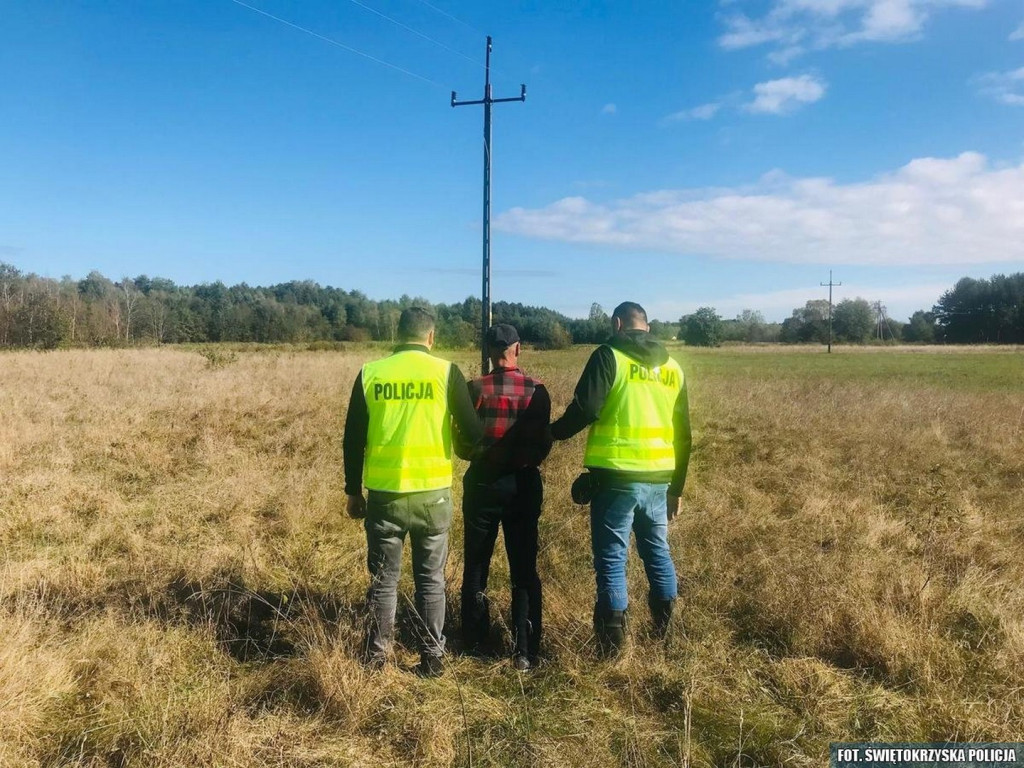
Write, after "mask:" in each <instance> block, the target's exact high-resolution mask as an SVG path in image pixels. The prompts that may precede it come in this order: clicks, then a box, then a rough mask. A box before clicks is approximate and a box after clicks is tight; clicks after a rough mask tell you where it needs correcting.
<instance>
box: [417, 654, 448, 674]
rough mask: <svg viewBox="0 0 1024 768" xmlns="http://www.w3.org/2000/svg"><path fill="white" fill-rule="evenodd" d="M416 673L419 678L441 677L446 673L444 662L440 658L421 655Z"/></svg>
mask: <svg viewBox="0 0 1024 768" xmlns="http://www.w3.org/2000/svg"><path fill="white" fill-rule="evenodd" d="M414 671H415V672H416V675H417V676H418V677H440V676H441V674H442V673H443V672H444V661H443V660H442V659H441V657H440V656H426V655H421V656H420V663H419V664H417V665H416V667H415V669H414Z"/></svg>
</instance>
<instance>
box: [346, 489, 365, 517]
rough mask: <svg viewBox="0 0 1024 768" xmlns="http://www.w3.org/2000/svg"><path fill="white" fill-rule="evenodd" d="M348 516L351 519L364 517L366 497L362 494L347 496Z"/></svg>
mask: <svg viewBox="0 0 1024 768" xmlns="http://www.w3.org/2000/svg"><path fill="white" fill-rule="evenodd" d="M348 516H349V517H351V518H352V519H353V520H362V519H363V518H364V517H366V499H364V498H363V495H362V494H359V495H358V496H349V497H348Z"/></svg>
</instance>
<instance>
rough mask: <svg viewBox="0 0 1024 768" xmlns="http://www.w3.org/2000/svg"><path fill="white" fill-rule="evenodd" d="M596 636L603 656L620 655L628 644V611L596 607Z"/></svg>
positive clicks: (598, 647) (599, 650)
mask: <svg viewBox="0 0 1024 768" xmlns="http://www.w3.org/2000/svg"><path fill="white" fill-rule="evenodd" d="M594 636H595V637H596V638H597V649H598V652H599V653H600V655H601V656H603V657H605V658H612V657H614V656H618V655H619V651H621V650H622V646H623V645H625V644H626V612H625V611H612V610H608V609H598V608H596V607H595V608H594Z"/></svg>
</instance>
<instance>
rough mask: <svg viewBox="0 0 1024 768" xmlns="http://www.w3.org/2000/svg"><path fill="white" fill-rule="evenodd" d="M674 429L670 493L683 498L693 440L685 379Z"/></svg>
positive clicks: (673, 420)
mask: <svg viewBox="0 0 1024 768" xmlns="http://www.w3.org/2000/svg"><path fill="white" fill-rule="evenodd" d="M672 427H673V429H674V432H675V441H674V442H675V449H676V468H675V471H674V472H673V473H672V482H670V483H669V486H668V492H669V494H671V495H672V496H681V495H682V493H683V486H684V485H686V469H687V467H688V466H689V464H690V447H691V443H692V440H693V438H692V436H691V433H690V400H689V395H687V394H686V379H685V378H684V379H683V387H682V389H680V390H679V395H678V396H677V397H676V405H675V409H674V410H673V411H672Z"/></svg>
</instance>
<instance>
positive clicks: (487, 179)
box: [452, 35, 526, 375]
mask: <svg viewBox="0 0 1024 768" xmlns="http://www.w3.org/2000/svg"><path fill="white" fill-rule="evenodd" d="M520 88H521V91H520V93H519V95H518V96H516V97H514V98H509V99H495V98H492V97H491V36H490V35H488V36H487V59H486V64H485V65H484V97H483V98H482V99H476V100H474V101H457V100H456V99H457V97H456V95H455V91H452V106H453V107H468V106H470V105H473V104H483V105H484V254H483V280H482V282H483V287H482V290H481V294H482V297H481V298H482V306H481V312H480V318H481V319H480V360H481V363H480V367H481V370H482V371H483V374H484V375H487V373H488V372H489V371H490V367H491V361H490V359H488V357H487V343H486V342H485V341H484V339H485V338H486V336H487V329H488V328H490V327H491V105H492V104H500V103H502V102H505V101H526V86H525V85H521V86H520Z"/></svg>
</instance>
